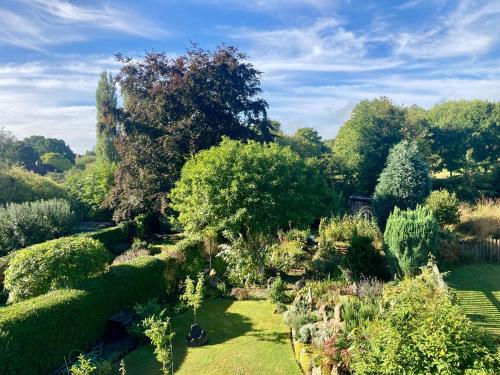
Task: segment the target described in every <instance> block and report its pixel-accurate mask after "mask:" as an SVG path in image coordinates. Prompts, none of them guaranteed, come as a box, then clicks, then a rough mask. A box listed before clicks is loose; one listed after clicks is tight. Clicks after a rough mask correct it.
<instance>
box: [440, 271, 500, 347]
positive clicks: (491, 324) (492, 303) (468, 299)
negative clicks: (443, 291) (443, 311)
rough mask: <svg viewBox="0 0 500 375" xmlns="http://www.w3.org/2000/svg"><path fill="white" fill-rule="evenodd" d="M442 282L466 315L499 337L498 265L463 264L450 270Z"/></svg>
mask: <svg viewBox="0 0 500 375" xmlns="http://www.w3.org/2000/svg"><path fill="white" fill-rule="evenodd" d="M446 281H447V282H448V285H449V286H450V287H452V288H453V289H455V291H456V293H457V297H458V301H459V303H460V305H462V306H463V308H464V310H465V312H466V313H467V315H468V316H469V317H470V318H471V319H472V320H473V321H474V322H476V323H477V324H478V325H479V326H481V327H483V328H484V329H486V330H487V331H488V332H490V333H492V334H494V335H496V336H497V337H498V338H500V265H495V264H482V263H478V264H470V265H465V266H462V267H459V268H455V269H453V270H452V271H451V272H450V274H449V275H448V277H447V278H446Z"/></svg>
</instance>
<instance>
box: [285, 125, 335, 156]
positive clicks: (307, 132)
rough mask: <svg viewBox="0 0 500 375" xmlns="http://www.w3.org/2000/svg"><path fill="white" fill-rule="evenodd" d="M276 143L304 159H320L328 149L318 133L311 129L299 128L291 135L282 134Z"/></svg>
mask: <svg viewBox="0 0 500 375" xmlns="http://www.w3.org/2000/svg"><path fill="white" fill-rule="evenodd" d="M278 142H279V143H280V144H282V145H284V146H290V148H291V149H292V150H293V151H294V152H296V153H297V154H299V155H300V156H302V157H304V158H313V157H315V158H318V159H319V158H321V157H322V156H323V155H325V154H326V153H327V152H328V151H329V148H328V146H326V145H325V144H324V143H323V140H322V139H321V136H320V135H319V133H318V132H317V131H316V130H314V129H313V128H299V129H297V131H296V132H295V133H294V134H293V135H286V134H283V135H281V136H280V137H279V138H278Z"/></svg>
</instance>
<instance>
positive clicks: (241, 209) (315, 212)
mask: <svg viewBox="0 0 500 375" xmlns="http://www.w3.org/2000/svg"><path fill="white" fill-rule="evenodd" d="M331 193H332V192H331V189H330V188H329V187H328V185H327V182H326V180H325V178H324V177H323V176H322V175H321V174H320V173H319V172H318V170H317V168H316V167H315V164H314V163H313V161H312V160H311V159H308V160H303V159H301V158H300V157H299V156H298V155H296V154H294V153H292V152H291V151H290V149H288V148H283V147H280V146H278V145H277V144H275V143H272V144H265V145H262V144H259V143H257V142H253V141H250V142H248V143H246V144H244V143H241V142H237V141H232V140H229V139H224V140H223V141H222V143H221V144H220V145H219V146H217V147H213V148H211V149H209V150H206V151H202V152H200V153H198V154H196V155H195V156H194V157H193V159H191V160H189V161H188V162H187V163H186V165H185V166H184V168H183V169H182V174H181V179H180V180H179V181H178V182H177V184H176V186H175V188H174V189H173V190H172V193H171V195H170V197H171V200H172V208H174V209H175V210H176V211H178V212H179V217H178V219H179V221H180V223H181V224H182V225H183V227H184V229H185V230H187V231H188V232H197V231H202V230H204V229H206V228H207V229H211V230H213V231H216V232H218V233H221V232H224V233H225V234H226V236H233V237H235V236H237V235H238V234H240V233H242V234H243V235H245V236H246V235H250V234H255V233H266V234H269V233H273V232H275V231H276V230H277V229H279V228H286V227H289V226H290V224H293V225H294V226H297V227H306V226H308V225H309V224H311V223H312V222H313V220H314V219H317V218H319V217H321V216H322V215H325V214H327V213H328V211H329V208H330V207H329V202H330V201H331V196H332V195H331Z"/></svg>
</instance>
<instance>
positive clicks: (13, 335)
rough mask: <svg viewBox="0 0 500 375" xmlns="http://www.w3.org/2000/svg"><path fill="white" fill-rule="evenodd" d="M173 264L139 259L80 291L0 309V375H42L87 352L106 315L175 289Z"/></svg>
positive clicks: (114, 268) (100, 332)
mask: <svg viewBox="0 0 500 375" xmlns="http://www.w3.org/2000/svg"><path fill="white" fill-rule="evenodd" d="M174 262H175V261H174V260H173V259H171V258H167V257H166V256H164V255H162V256H158V257H152V256H143V257H139V258H136V259H134V260H132V261H131V262H129V263H123V264H120V265H116V266H112V267H111V268H110V270H109V272H107V273H106V274H104V275H102V276H100V277H97V278H94V279H92V280H89V281H87V282H85V284H84V285H82V287H81V288H80V290H76V289H70V290H58V291H55V292H51V293H48V294H45V295H42V296H39V297H36V298H32V299H29V300H26V301H24V302H20V303H17V304H13V305H10V306H7V307H3V308H0V374H3V375H14V374H15V375H36V374H47V373H50V372H52V371H53V370H55V369H56V368H57V367H58V366H60V365H61V364H62V363H64V357H65V356H67V355H68V354H69V352H71V351H72V350H74V349H80V350H86V349H89V348H90V347H91V346H92V344H94V343H95V342H96V341H97V340H98V339H99V338H100V337H101V336H102V335H103V334H104V333H105V329H106V322H107V319H108V318H109V317H110V316H111V315H113V314H114V313H117V312H118V311H120V310H121V309H123V308H127V307H130V306H132V305H133V304H134V303H136V302H144V301H146V300H147V299H148V298H152V297H157V296H160V295H162V294H165V292H166V291H172V290H174V288H175V286H174V285H175V283H176V281H177V280H176V277H175V275H176V272H177V271H176V270H177V269H178V267H177V266H176V265H175V264H174ZM165 276H167V277H165Z"/></svg>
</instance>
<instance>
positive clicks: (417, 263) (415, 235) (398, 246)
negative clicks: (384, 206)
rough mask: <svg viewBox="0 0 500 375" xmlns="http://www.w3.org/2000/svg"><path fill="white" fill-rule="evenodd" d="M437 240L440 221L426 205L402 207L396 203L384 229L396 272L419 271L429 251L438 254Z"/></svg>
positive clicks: (387, 248) (412, 272)
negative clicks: (413, 208) (403, 208)
mask: <svg viewBox="0 0 500 375" xmlns="http://www.w3.org/2000/svg"><path fill="white" fill-rule="evenodd" d="M438 240H439V225H438V223H437V221H436V219H435V218H434V216H433V215H432V213H431V212H430V211H429V210H428V209H427V208H425V207H422V206H417V208H416V209H415V210H410V209H408V210H406V211H402V210H400V209H399V208H398V207H396V208H395V209H394V211H393V212H392V214H391V216H389V220H388V221H387V227H386V228H385V232H384V242H385V245H386V247H385V249H386V256H387V258H388V260H389V264H390V265H391V267H392V270H393V272H398V271H402V272H403V274H404V275H414V274H416V273H417V271H418V270H419V268H420V267H422V266H423V265H425V264H426V263H427V260H428V258H429V254H432V255H436V253H437V249H438Z"/></svg>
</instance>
